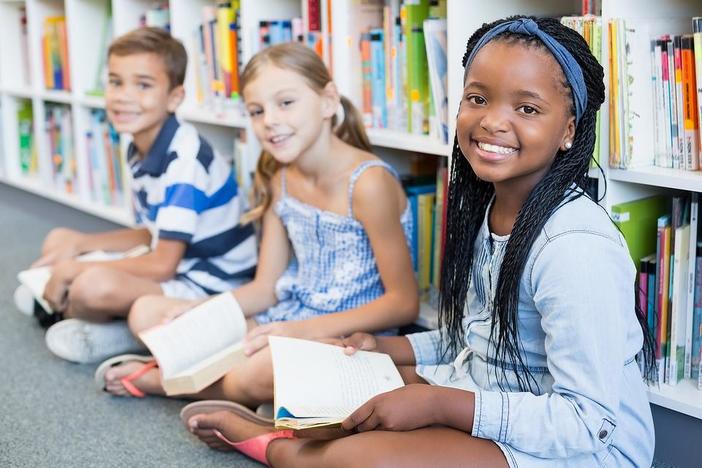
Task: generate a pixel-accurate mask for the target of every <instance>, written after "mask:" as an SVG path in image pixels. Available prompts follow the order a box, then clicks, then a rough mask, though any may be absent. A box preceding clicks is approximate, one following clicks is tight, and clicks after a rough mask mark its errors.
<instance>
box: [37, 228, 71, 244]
mask: <svg viewBox="0 0 702 468" xmlns="http://www.w3.org/2000/svg"><path fill="white" fill-rule="evenodd" d="M76 232H77V231H74V230H73V229H68V228H64V227H58V228H53V229H52V230H51V231H49V233H48V234H47V235H46V237H45V238H44V244H56V243H60V242H61V240H63V239H65V238H66V237H69V236H71V235H73V234H75V233H76Z"/></svg>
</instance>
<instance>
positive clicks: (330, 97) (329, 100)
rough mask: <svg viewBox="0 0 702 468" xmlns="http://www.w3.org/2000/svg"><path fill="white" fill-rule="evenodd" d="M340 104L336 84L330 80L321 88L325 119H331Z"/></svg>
mask: <svg viewBox="0 0 702 468" xmlns="http://www.w3.org/2000/svg"><path fill="white" fill-rule="evenodd" d="M340 105H341V96H340V95H339V90H338V89H337V88H336V84H334V82H333V81H330V82H329V83H327V84H326V86H325V87H324V89H323V90H322V112H323V115H324V118H325V119H331V118H332V117H334V115H336V111H337V110H338V109H339V106H340Z"/></svg>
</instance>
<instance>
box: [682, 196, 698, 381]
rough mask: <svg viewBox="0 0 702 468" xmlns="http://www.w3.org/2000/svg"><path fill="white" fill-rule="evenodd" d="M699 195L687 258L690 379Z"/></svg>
mask: <svg viewBox="0 0 702 468" xmlns="http://www.w3.org/2000/svg"><path fill="white" fill-rule="evenodd" d="M698 220H699V194H698V193H696V192H693V193H692V194H691V195H690V240H689V245H688V258H687V268H688V269H687V282H686V284H687V291H685V295H686V298H685V309H684V315H685V323H686V326H685V368H684V370H683V374H684V375H683V377H684V378H686V379H689V378H690V377H691V376H692V353H693V351H692V342H693V330H694V325H693V324H694V315H695V281H696V279H697V278H696V265H697V236H698V229H699V221H698Z"/></svg>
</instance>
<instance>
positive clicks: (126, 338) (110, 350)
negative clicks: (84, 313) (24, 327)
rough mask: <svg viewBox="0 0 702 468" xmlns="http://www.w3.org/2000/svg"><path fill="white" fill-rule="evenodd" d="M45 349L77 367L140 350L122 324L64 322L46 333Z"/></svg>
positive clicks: (118, 322)
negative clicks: (76, 364) (77, 364)
mask: <svg viewBox="0 0 702 468" xmlns="http://www.w3.org/2000/svg"><path fill="white" fill-rule="evenodd" d="M45 340H46V346H47V347H48V348H49V351H51V352H52V353H54V354H55V355H56V356H58V357H60V358H62V359H65V360H67V361H71V362H77V363H79V364H88V363H94V362H100V361H103V360H105V359H107V358H109V357H112V356H115V355H117V354H124V353H128V352H133V351H140V350H142V349H144V348H143V346H141V345H140V344H139V343H138V342H137V341H136V339H135V338H134V336H133V335H132V332H130V331H129V328H128V327H127V322H125V321H124V320H119V321H114V322H108V323H92V322H86V321H84V320H78V319H67V320H63V321H61V322H58V323H56V324H54V325H52V326H51V327H50V328H49V329H48V330H47V331H46V336H45Z"/></svg>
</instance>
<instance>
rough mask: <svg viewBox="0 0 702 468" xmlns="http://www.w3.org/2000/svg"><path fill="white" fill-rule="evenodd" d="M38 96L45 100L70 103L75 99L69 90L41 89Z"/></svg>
mask: <svg viewBox="0 0 702 468" xmlns="http://www.w3.org/2000/svg"><path fill="white" fill-rule="evenodd" d="M38 96H39V98H40V99H42V100H44V101H48V102H59V103H61V104H70V103H71V101H72V100H73V96H72V95H71V93H70V92H69V91H58V90H53V89H46V90H43V91H40V92H39V94H38Z"/></svg>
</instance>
